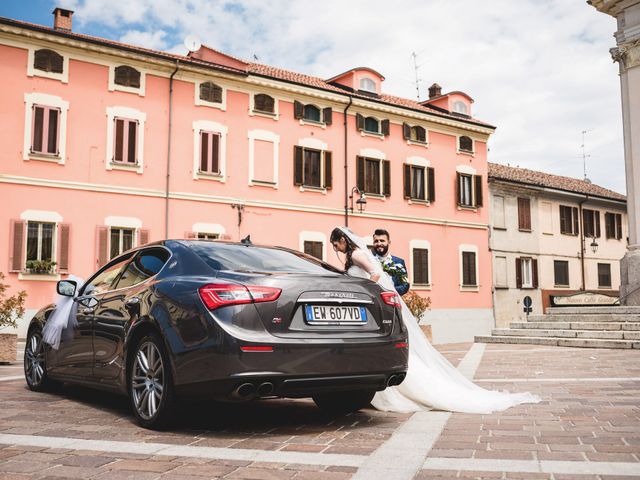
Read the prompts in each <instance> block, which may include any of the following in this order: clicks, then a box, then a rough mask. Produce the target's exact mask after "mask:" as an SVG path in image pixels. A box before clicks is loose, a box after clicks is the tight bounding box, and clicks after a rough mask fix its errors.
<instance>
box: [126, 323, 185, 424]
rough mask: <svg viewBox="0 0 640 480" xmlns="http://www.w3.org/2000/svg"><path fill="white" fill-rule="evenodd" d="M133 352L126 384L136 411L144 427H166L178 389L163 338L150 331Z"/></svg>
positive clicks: (132, 407) (169, 421) (172, 411)
mask: <svg viewBox="0 0 640 480" xmlns="http://www.w3.org/2000/svg"><path fill="white" fill-rule="evenodd" d="M131 352H132V355H131V357H130V358H131V361H130V362H129V370H128V373H129V374H128V375H127V383H128V391H129V401H130V403H131V409H132V410H133V414H134V415H135V417H136V420H137V421H138V423H139V424H140V426H142V427H144V428H149V429H152V430H160V429H162V428H166V427H167V426H169V424H170V423H171V420H172V417H173V413H174V407H175V389H174V385H173V374H172V372H171V363H170V361H169V356H168V355H167V352H166V349H165V347H164V344H163V342H162V339H161V338H160V336H159V335H158V334H156V333H149V334H147V335H145V336H144V337H142V338H141V339H140V341H138V342H137V343H136V345H135V347H134V348H133V349H132V350H131Z"/></svg>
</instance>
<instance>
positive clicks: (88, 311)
mask: <svg viewBox="0 0 640 480" xmlns="http://www.w3.org/2000/svg"><path fill="white" fill-rule="evenodd" d="M95 311H96V309H95V308H93V307H85V308H83V309H82V313H84V314H85V315H88V314H89V313H93V312H95Z"/></svg>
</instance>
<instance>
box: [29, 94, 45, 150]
mask: <svg viewBox="0 0 640 480" xmlns="http://www.w3.org/2000/svg"><path fill="white" fill-rule="evenodd" d="M43 135H44V108H43V107H39V106H37V105H34V106H33V137H32V138H33V140H32V142H31V151H32V152H42V150H43V144H44V139H43Z"/></svg>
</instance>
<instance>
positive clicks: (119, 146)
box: [113, 118, 124, 162]
mask: <svg viewBox="0 0 640 480" xmlns="http://www.w3.org/2000/svg"><path fill="white" fill-rule="evenodd" d="M115 130H116V131H115V135H114V140H113V141H114V147H113V161H116V162H122V161H124V120H122V119H120V118H116V119H115Z"/></svg>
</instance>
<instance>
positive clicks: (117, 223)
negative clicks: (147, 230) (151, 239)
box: [104, 216, 142, 261]
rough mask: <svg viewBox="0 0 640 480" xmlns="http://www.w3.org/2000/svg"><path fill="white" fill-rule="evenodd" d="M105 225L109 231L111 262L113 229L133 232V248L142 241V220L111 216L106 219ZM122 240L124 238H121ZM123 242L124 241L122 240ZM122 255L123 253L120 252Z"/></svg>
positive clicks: (108, 253)
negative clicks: (125, 229) (124, 229)
mask: <svg viewBox="0 0 640 480" xmlns="http://www.w3.org/2000/svg"><path fill="white" fill-rule="evenodd" d="M104 225H105V226H106V227H108V231H107V256H108V257H109V261H111V229H112V228H127V229H130V230H133V245H132V246H131V248H135V247H137V246H138V242H139V240H140V236H139V235H140V229H141V228H142V220H140V219H139V218H135V217H120V216H109V217H106V218H105V219H104ZM121 238H122V236H121ZM120 241H121V242H122V239H121V240H120ZM120 253H122V252H120Z"/></svg>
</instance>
